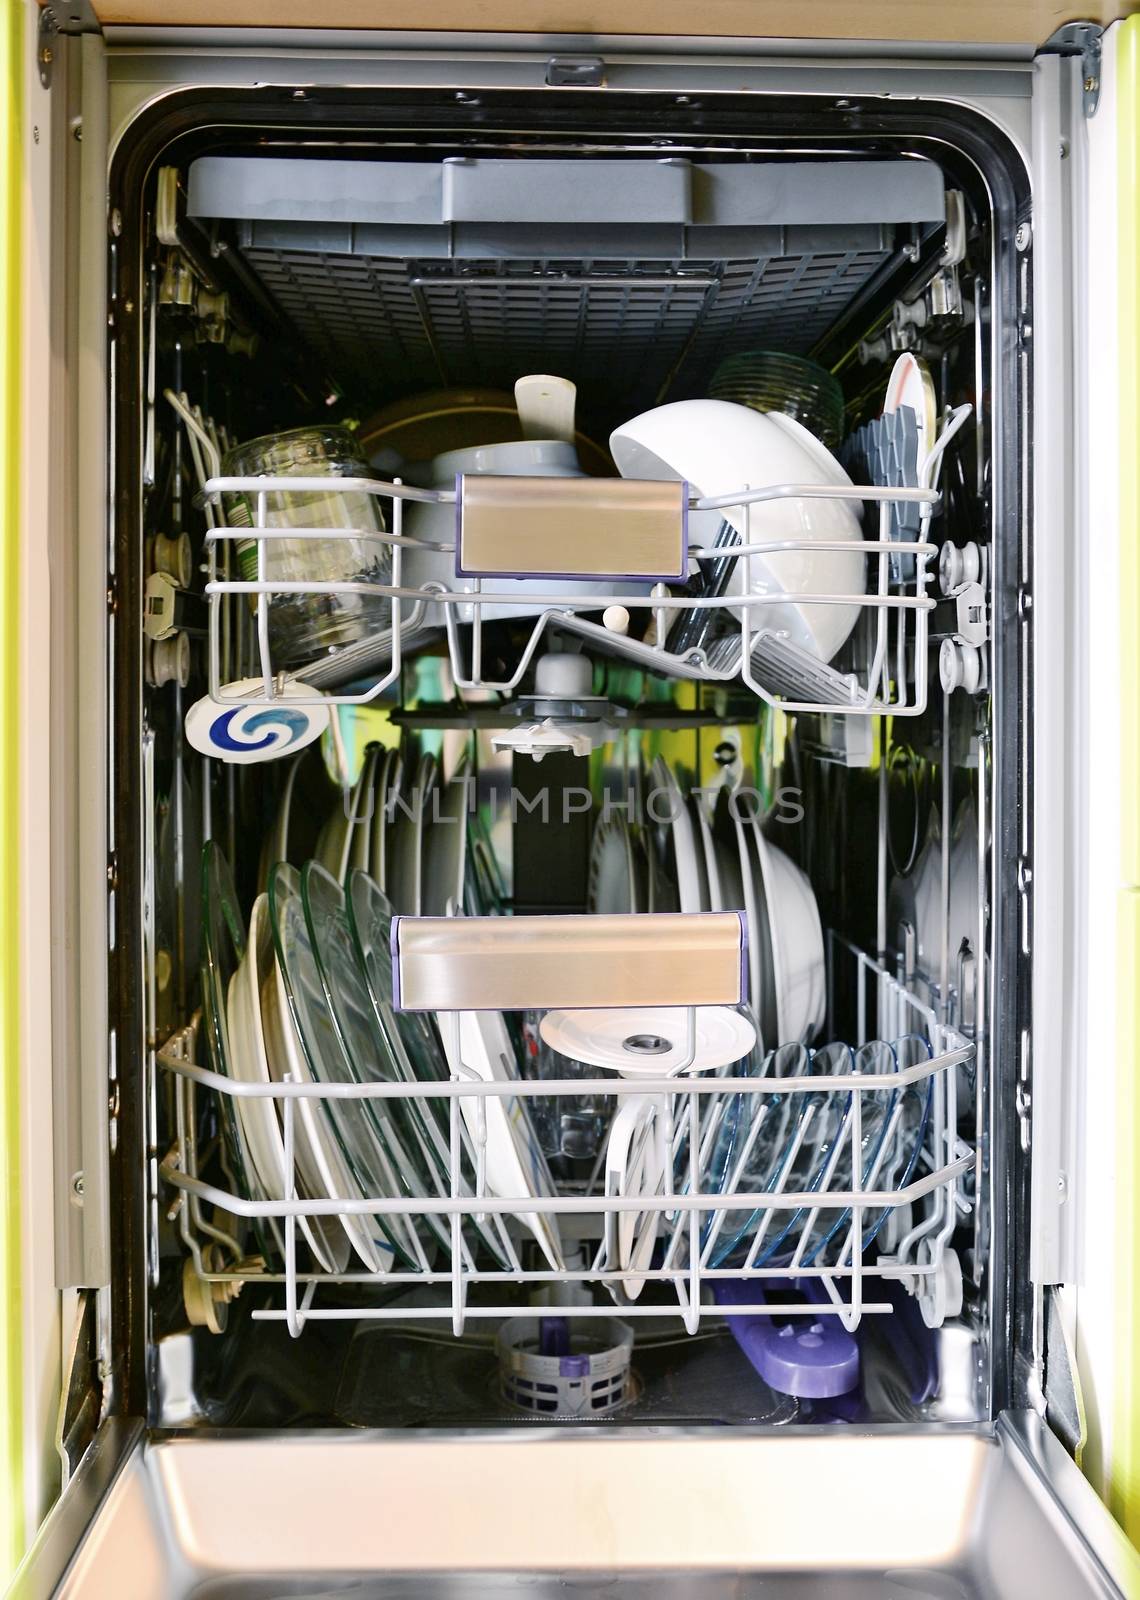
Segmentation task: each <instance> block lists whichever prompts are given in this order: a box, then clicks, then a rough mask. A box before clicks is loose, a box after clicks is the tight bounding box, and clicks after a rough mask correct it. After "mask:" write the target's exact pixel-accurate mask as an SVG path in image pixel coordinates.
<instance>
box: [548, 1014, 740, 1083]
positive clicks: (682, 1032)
mask: <svg viewBox="0 0 1140 1600" xmlns="http://www.w3.org/2000/svg"><path fill="white" fill-rule="evenodd" d="M687 1016H688V1013H687V1011H686V1009H685V1007H684V1006H639V1007H636V1008H633V1007H631V1008H628V1009H621V1010H616V1011H548V1012H547V1013H546V1015H545V1016H544V1017H543V1019H542V1021H541V1023H540V1024H539V1032H540V1033H541V1034H542V1037H543V1038H544V1039H545V1041H546V1043H547V1044H548V1045H549V1046H550V1048H551V1049H552V1050H557V1051H558V1052H559V1053H560V1054H561V1055H564V1056H569V1057H570V1058H571V1060H574V1061H585V1062H588V1063H589V1065H590V1066H592V1067H606V1068H608V1069H609V1070H610V1071H611V1072H620V1073H621V1075H622V1077H623V1078H667V1077H670V1076H671V1075H672V1074H673V1073H674V1072H676V1071H678V1070H679V1069H680V1067H681V1065H682V1063H683V1062H684V1060H685V1054H686V1048H685V1039H686V1028H687ZM696 1035H697V1037H696V1044H697V1051H696V1057H695V1059H694V1061H693V1064H692V1066H691V1067H689V1069H688V1070H689V1071H690V1072H711V1071H713V1070H714V1069H715V1068H717V1067H727V1066H731V1065H732V1064H733V1062H735V1061H742V1060H743V1059H744V1057H745V1056H746V1055H748V1053H749V1052H750V1051H751V1049H752V1047H753V1045H754V1044H755V1043H756V1028H755V1026H754V1024H753V1022H752V1019H751V1018H750V1017H748V1016H746V1015H745V1013H744V1012H743V1011H734V1010H733V1009H732V1007H731V1006H698V1007H697V1029H696ZM630 1041H637V1042H636V1043H635V1044H631V1042H630Z"/></svg>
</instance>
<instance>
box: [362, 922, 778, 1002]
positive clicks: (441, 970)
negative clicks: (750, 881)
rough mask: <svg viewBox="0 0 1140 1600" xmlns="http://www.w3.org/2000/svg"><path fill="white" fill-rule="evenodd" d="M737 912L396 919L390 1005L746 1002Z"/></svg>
mask: <svg viewBox="0 0 1140 1600" xmlns="http://www.w3.org/2000/svg"><path fill="white" fill-rule="evenodd" d="M747 970H748V945H747V935H746V932H745V920H744V916H743V914H742V913H741V912H738V911H728V912H712V913H707V914H705V913H702V914H690V913H682V912H653V913H649V914H645V913H640V914H632V915H628V916H548V917H542V916H539V917H395V918H393V920H392V986H393V999H394V1004H395V1008H396V1010H398V1011H555V1010H574V1009H577V1008H587V1007H588V1008H590V1009H592V1010H605V1009H611V1008H622V1007H626V1006H631V1007H632V1006H638V1007H640V1006H647V1007H648V1006H671V1007H677V1008H684V1007H692V1006H739V1005H746V1004H747V1002H748V978H747Z"/></svg>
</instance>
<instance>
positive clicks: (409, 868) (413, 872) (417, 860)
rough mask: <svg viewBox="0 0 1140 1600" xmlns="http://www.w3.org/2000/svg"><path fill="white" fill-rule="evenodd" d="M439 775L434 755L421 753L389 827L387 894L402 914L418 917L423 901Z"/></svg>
mask: <svg viewBox="0 0 1140 1600" xmlns="http://www.w3.org/2000/svg"><path fill="white" fill-rule="evenodd" d="M436 778H437V770H436V763H435V757H434V756H431V755H424V756H421V757H420V761H419V766H418V767H417V768H416V776H415V781H414V783H413V784H412V787H411V792H410V793H409V794H408V795H406V796H404V801H403V803H402V804H400V805H398V806H396V808H395V814H394V819H393V822H392V823H391V824H389V827H388V832H387V838H388V862H387V877H388V879H389V880H390V882H391V888H390V889H386V890H385V893H386V894H387V896H388V898H389V900H391V902H392V907H393V909H394V910H395V911H396V913H397V915H399V916H405V917H418V916H419V915H420V910H421V906H422V904H423V843H424V828H425V826H426V824H427V821H428V818H429V815H430V811H431V804H432V791H433V790H434V788H435V784H436Z"/></svg>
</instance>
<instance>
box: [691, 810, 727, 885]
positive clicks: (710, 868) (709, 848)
mask: <svg viewBox="0 0 1140 1600" xmlns="http://www.w3.org/2000/svg"><path fill="white" fill-rule="evenodd" d="M689 804H690V806H691V807H692V810H693V815H694V816H695V817H696V819H697V833H698V835H699V836H700V842H701V854H702V856H703V857H704V863H705V882H706V883H707V884H708V906H707V909H708V910H709V911H723V910H724V901H723V899H722V896H721V886H720V869H719V866H718V864H717V857H716V846H715V845H714V843H713V836H712V829H711V828H710V827H709V819H708V816H707V815H706V813H705V806H704V801H703V800H702V799H701V797H700V796H699V795H696V794H694V795H690V797H689Z"/></svg>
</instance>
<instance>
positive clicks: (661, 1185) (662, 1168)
mask: <svg viewBox="0 0 1140 1600" xmlns="http://www.w3.org/2000/svg"><path fill="white" fill-rule="evenodd" d="M665 1123H666V1106H665V1099H664V1097H663V1096H662V1095H649V1094H645V1095H642V1094H638V1095H630V1096H629V1097H628V1098H627V1099H626V1100H625V1101H624V1102H623V1103H622V1106H621V1108H620V1109H619V1110H618V1111H617V1113H616V1114H615V1116H614V1119H613V1122H612V1123H611V1124H610V1134H609V1139H608V1141H607V1144H606V1178H605V1194H606V1198H607V1199H632V1198H638V1199H640V1198H641V1197H642V1196H649V1197H655V1196H657V1195H660V1194H663V1193H664V1191H665V1175H666V1173H667V1171H668V1161H669V1151H668V1147H667V1143H666V1127H665ZM661 1216H662V1213H661V1212H660V1211H656V1210H655V1211H637V1210H634V1209H631V1210H628V1211H617V1212H614V1211H607V1212H606V1217H605V1244H606V1251H605V1262H606V1270H607V1271H610V1272H612V1271H613V1270H614V1268H615V1267H617V1268H618V1269H619V1270H620V1271H622V1272H631V1273H632V1272H644V1271H646V1270H647V1268H648V1267H649V1264H650V1262H651V1260H652V1258H653V1246H654V1245H655V1243H656V1242H657V1234H658V1230H659V1228H660V1225H661ZM612 1287H613V1286H612V1285H611V1288H612ZM620 1288H621V1289H622V1291H624V1294H625V1298H626V1299H627V1300H636V1299H637V1297H638V1296H639V1295H640V1293H641V1291H642V1289H643V1288H644V1280H643V1279H641V1278H634V1277H630V1278H623V1279H622V1281H621V1284H620ZM614 1298H615V1299H618V1300H619V1301H620V1296H619V1295H615V1296H614Z"/></svg>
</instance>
